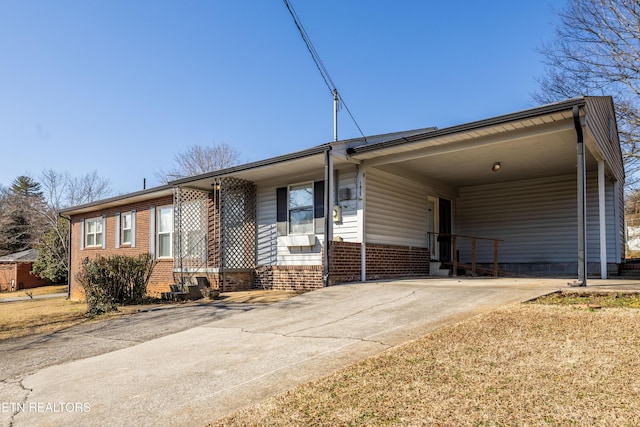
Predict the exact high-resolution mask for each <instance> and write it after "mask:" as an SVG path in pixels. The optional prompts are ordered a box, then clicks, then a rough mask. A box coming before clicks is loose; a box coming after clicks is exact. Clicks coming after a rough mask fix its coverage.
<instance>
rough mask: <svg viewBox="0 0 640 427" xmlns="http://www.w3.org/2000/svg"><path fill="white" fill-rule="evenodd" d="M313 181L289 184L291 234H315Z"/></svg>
mask: <svg viewBox="0 0 640 427" xmlns="http://www.w3.org/2000/svg"><path fill="white" fill-rule="evenodd" d="M313 200H314V199H313V183H312V182H307V183H304V184H298V185H291V186H289V217H288V219H289V234H313Z"/></svg>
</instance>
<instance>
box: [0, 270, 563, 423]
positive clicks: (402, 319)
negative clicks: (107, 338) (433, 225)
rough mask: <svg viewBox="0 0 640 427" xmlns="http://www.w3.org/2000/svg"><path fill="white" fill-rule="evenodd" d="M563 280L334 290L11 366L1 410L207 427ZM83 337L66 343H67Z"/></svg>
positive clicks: (36, 418)
mask: <svg viewBox="0 0 640 427" xmlns="http://www.w3.org/2000/svg"><path fill="white" fill-rule="evenodd" d="M566 284H567V280H540V279H455V278H451V279H425V280H402V281H390V282H378V283H360V284H351V285H341V286H334V287H329V288H325V289H321V290H318V291H314V292H310V293H307V294H304V295H300V296H297V297H295V298H292V299H290V300H287V301H283V302H281V303H276V304H273V305H269V306H263V307H258V308H253V309H252V310H248V311H245V312H239V313H232V314H231V315H230V316H226V317H224V318H219V319H217V320H216V319H207V318H200V319H198V320H197V326H196V323H195V322H194V323H193V326H194V327H192V328H190V329H187V330H183V331H182V332H177V333H174V334H171V335H166V336H162V337H159V338H155V339H150V340H148V341H145V342H141V343H139V344H135V343H134V344H135V345H130V346H127V347H125V348H120V349H118V350H115V351H111V352H108V353H104V354H99V355H96V356H91V357H86V358H83V359H80V360H75V361H71V362H68V363H62V364H56V365H53V366H48V367H44V368H41V369H37V370H36V371H35V372H33V371H31V372H32V373H29V374H26V372H25V374H24V375H21V374H20V373H15V375H13V376H12V377H11V378H7V379H6V380H5V381H3V382H2V383H0V405H2V407H0V415H1V416H2V422H3V423H5V424H11V425H12V426H41V425H47V426H49V425H51V426H58V425H65V426H103V425H122V426H129V425H131V426H140V425H154V426H174V425H184V426H201V425H204V424H206V423H207V422H208V421H211V420H214V419H217V418H219V417H222V416H224V415H227V414H229V413H232V412H234V411H236V410H238V409H240V408H242V407H243V406H246V405H250V404H251V403H253V402H256V401H259V400H261V399H264V398H266V397H269V396H272V395H275V394H277V393H280V392H283V391H285V390H288V389H290V388H293V387H295V386H296V385H298V384H300V383H303V382H306V381H309V380H312V379H315V378H318V377H321V376H324V375H327V374H329V373H331V372H333V371H335V370H336V369H338V368H340V367H343V366H345V365H347V364H349V363H352V362H354V361H357V360H360V359H363V358H365V357H368V356H370V355H373V354H376V353H379V352H381V351H384V350H385V349H388V348H389V347H392V346H395V345H397V344H400V343H402V342H405V341H408V340H411V339H415V338H417V337H420V336H422V335H424V334H425V333H428V332H429V331H432V330H434V329H436V328H438V327H441V326H443V325H446V324H449V323H453V322H457V321H460V320H463V319H465V318H467V317H470V316H473V315H475V314H477V313H481V312H485V311H489V310H492V309H494V308H496V307H498V306H502V305H505V304H511V303H516V302H520V301H525V300H528V299H531V298H534V297H537V296H539V295H542V294H545V293H548V292H551V291H555V290H558V289H560V288H565V287H566ZM212 310H215V308H213V309H212ZM99 333H100V332H99V331H96V334H99ZM150 336H151V337H152V336H153V334H151V335H150ZM114 339H115V338H114ZM77 344H78V343H75V344H74V342H73V340H70V341H69V342H68V343H67V345H68V346H70V348H69V350H68V351H75V350H74V348H73V347H74V346H75V345H77ZM79 345H82V343H81V341H80V343H79ZM6 356H7V354H6V353H5V357H6Z"/></svg>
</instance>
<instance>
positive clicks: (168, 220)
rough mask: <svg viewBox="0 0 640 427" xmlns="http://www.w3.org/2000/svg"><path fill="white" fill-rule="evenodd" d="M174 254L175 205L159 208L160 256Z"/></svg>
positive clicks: (164, 256) (166, 256) (167, 256)
mask: <svg viewBox="0 0 640 427" xmlns="http://www.w3.org/2000/svg"><path fill="white" fill-rule="evenodd" d="M171 256H173V206H162V207H159V208H158V258H170V257H171Z"/></svg>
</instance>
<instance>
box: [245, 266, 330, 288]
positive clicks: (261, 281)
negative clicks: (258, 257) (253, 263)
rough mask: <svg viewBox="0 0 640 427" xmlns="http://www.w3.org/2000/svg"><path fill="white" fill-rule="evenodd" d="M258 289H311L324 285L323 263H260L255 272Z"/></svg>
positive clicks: (255, 283)
mask: <svg viewBox="0 0 640 427" xmlns="http://www.w3.org/2000/svg"><path fill="white" fill-rule="evenodd" d="M253 287H254V288H257V289H277V290H300V291H302V290H311V289H318V288H321V287H322V266H321V265H260V266H257V267H256V269H255V273H254V281H253Z"/></svg>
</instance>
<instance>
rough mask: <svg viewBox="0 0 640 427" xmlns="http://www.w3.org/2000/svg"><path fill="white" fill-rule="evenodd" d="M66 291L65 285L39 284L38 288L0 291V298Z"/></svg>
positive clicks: (62, 292)
mask: <svg viewBox="0 0 640 427" xmlns="http://www.w3.org/2000/svg"><path fill="white" fill-rule="evenodd" d="M66 293H67V285H50V286H40V287H38V288H33V289H21V290H19V291H15V292H2V293H0V300H1V299H5V298H14V297H28V296H29V295H30V294H31V295H32V296H36V295H50V294H66Z"/></svg>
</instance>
